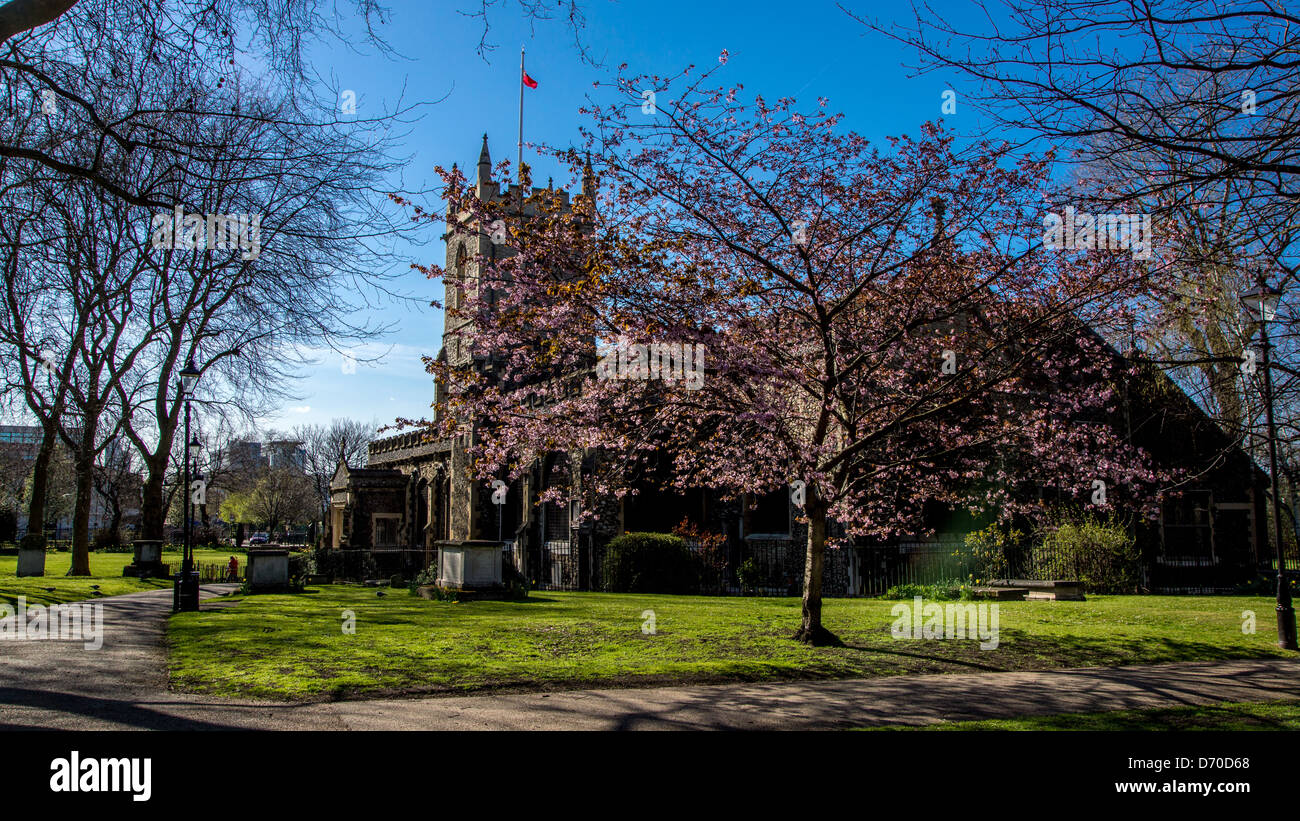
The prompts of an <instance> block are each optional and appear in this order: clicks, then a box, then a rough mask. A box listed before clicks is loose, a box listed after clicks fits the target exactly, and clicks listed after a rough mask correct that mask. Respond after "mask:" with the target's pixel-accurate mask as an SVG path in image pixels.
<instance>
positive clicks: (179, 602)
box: [172, 359, 202, 611]
mask: <svg viewBox="0 0 1300 821" xmlns="http://www.w3.org/2000/svg"><path fill="white" fill-rule="evenodd" d="M201 375H202V374H201V372H200V371H199V369H198V368H196V367H194V360H193V359H191V360H190V361H189V362H188V363H186V365H185V367H184V368H183V369H182V370H181V373H180V385H179V388H180V394H179V400H178V401H183V402H185V456H184V459H185V464H184V467H183V471H182V472H183V474H184V482H185V484H184V486H183V487H182V488H181V493H182V500H183V502H184V504H183V505H182V507H181V509H182V510H183V511H184V512H185V547H184V553H183V554H182V556H183V558H182V560H181V572H180V575H179V576H177V577H176V587H175V592H174V594H173V596H172V609H173V610H175V611H181V610H198V609H199V574H197V573H195V572H194V548H193V544H192V539H191V536H190V524H191V517H190V460H191V458H192V457H193V456H197V449H198V441H197V440H193V439H191V438H190V399H191V397H193V396H194V386H195V384H197V383H198V381H199V376H201Z"/></svg>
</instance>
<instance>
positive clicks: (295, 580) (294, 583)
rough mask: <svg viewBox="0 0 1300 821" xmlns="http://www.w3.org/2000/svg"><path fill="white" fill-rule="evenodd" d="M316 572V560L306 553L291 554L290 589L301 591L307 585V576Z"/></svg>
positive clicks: (296, 591)
mask: <svg viewBox="0 0 1300 821" xmlns="http://www.w3.org/2000/svg"><path fill="white" fill-rule="evenodd" d="M315 572H316V562H315V561H313V560H312V557H311V556H309V555H308V554H306V553H290V554H289V589H290V590H292V591H294V592H295V593H301V592H302V591H303V590H305V589H306V587H307V577H308V576H310V575H312V574H313V573H315Z"/></svg>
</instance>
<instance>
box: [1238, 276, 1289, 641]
mask: <svg viewBox="0 0 1300 821" xmlns="http://www.w3.org/2000/svg"><path fill="white" fill-rule="evenodd" d="M1281 297H1282V292H1281V291H1280V290H1278V289H1277V288H1273V287H1270V286H1268V285H1266V284H1265V283H1264V278H1263V276H1262V275H1261V276H1260V278H1259V280H1258V281H1257V284H1256V286H1255V288H1254V289H1252V290H1250V291H1245V292H1243V293H1242V294H1241V301H1242V304H1244V305H1245V306H1246V315H1247V317H1249V319H1250V321H1251V322H1252V323H1256V324H1258V325H1259V336H1260V347H1261V348H1262V349H1263V353H1264V356H1263V357H1262V363H1263V366H1264V419H1265V421H1266V422H1267V423H1268V463H1269V477H1270V479H1271V481H1272V489H1273V533H1274V547H1275V549H1276V551H1277V645H1278V647H1281V648H1282V649H1283V650H1296V649H1300V647H1297V645H1296V628H1295V608H1294V607H1292V605H1291V587H1290V585H1288V584H1287V581H1286V556H1285V554H1284V553H1283V550H1282V497H1281V495H1280V494H1279V492H1278V481H1277V426H1276V425H1275V424H1274V422H1273V373H1272V371H1271V370H1270V368H1269V361H1270V352H1271V351H1272V348H1273V346H1272V344H1271V343H1270V342H1269V341H1268V323H1270V322H1272V321H1273V320H1274V319H1276V318H1277V306H1278V303H1279V302H1280V301H1281Z"/></svg>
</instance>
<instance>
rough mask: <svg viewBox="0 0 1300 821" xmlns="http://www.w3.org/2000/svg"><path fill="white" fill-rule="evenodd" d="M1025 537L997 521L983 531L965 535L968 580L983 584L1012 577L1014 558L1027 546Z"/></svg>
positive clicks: (1018, 531)
mask: <svg viewBox="0 0 1300 821" xmlns="http://www.w3.org/2000/svg"><path fill="white" fill-rule="evenodd" d="M1025 542H1026V539H1025V534H1024V533H1023V532H1021V531H1020V530H1017V529H1016V528H1013V527H1011V528H1009V527H1007V526H1005V525H1002V524H999V523H997V522H994V523H993V524H991V525H989V526H988V527H986V528H984V529H983V530H977V531H975V532H974V533H967V534H966V554H965V555H964V559H965V562H964V563H965V565H966V572H967V579H968V580H969V581H971V582H972V583H974V584H984V583H987V582H988V581H989V580H991V579H1009V578H1011V557H1012V555H1013V554H1016V553H1018V552H1019V551H1020V550H1022V549H1023V548H1024V546H1025Z"/></svg>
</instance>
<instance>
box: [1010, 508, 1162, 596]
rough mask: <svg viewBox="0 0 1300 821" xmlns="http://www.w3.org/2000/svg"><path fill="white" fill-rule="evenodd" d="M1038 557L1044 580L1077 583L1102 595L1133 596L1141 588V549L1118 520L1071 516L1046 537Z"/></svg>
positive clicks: (1090, 516)
mask: <svg viewBox="0 0 1300 821" xmlns="http://www.w3.org/2000/svg"><path fill="white" fill-rule="evenodd" d="M1035 554H1036V555H1035V557H1034V558H1035V565H1036V568H1035V569H1036V571H1037V573H1038V575H1040V576H1043V577H1046V578H1053V579H1075V580H1078V581H1081V582H1083V584H1084V586H1085V587H1086V588H1087V589H1088V590H1091V591H1095V592H1098V593H1131V592H1133V591H1134V590H1136V588H1137V584H1138V578H1139V563H1140V556H1139V555H1138V551H1137V546H1136V544H1135V542H1134V539H1133V537H1132V536H1131V535H1129V532H1128V528H1126V527H1125V526H1124V524H1123V523H1122V522H1120V521H1119V520H1117V519H1116V518H1115V517H1114V516H1107V517H1104V518H1103V517H1100V516H1098V515H1096V514H1093V513H1087V514H1074V515H1073V516H1068V517H1066V518H1064V520H1063V521H1061V522H1060V523H1059V524H1058V525H1056V527H1055V528H1054V529H1050V530H1049V531H1048V532H1047V533H1046V534H1045V536H1044V539H1043V549H1042V550H1041V551H1035Z"/></svg>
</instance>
